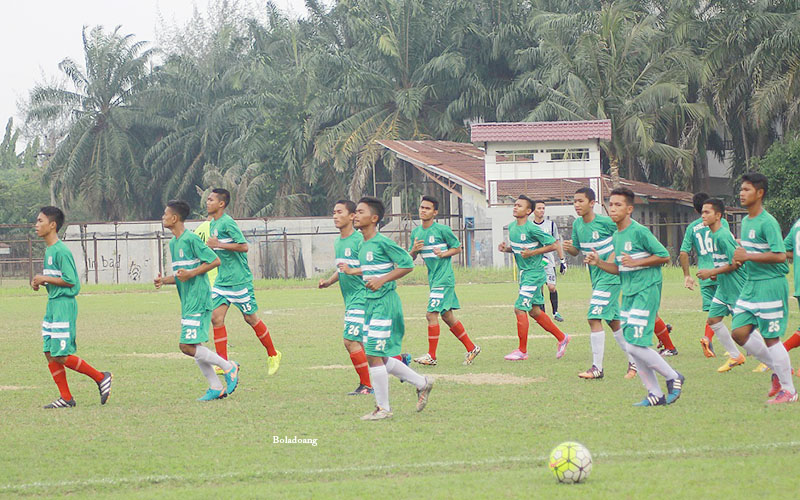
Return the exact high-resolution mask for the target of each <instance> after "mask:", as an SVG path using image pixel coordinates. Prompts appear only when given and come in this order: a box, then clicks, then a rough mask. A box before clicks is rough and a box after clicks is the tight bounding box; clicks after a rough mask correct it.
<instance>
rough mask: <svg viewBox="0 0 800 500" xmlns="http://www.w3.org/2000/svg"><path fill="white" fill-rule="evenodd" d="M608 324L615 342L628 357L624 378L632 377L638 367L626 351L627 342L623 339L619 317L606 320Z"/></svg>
mask: <svg viewBox="0 0 800 500" xmlns="http://www.w3.org/2000/svg"><path fill="white" fill-rule="evenodd" d="M608 326H609V327H611V332H612V334H613V335H614V340H615V341H616V342H617V345H618V346H619V348H620V349H622V352H624V353H625V356H627V358H628V371H626V372H625V378H626V379H632V378H634V377H635V376H636V373H637V372H638V368H637V367H636V361H635V360H634V359H633V356H631V353H629V352H628V342H627V341H626V340H625V334H624V332H623V330H622V321H620V320H619V319H614V320H611V321H608Z"/></svg>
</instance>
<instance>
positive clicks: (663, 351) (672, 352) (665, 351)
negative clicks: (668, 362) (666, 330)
mask: <svg viewBox="0 0 800 500" xmlns="http://www.w3.org/2000/svg"><path fill="white" fill-rule="evenodd" d="M659 354H660V355H661V357H662V358H668V357H670V356H677V355H678V350H677V349H661V351H659Z"/></svg>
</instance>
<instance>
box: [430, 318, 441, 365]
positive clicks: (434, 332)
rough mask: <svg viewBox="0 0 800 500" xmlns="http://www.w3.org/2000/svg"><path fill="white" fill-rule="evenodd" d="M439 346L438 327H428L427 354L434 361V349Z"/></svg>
mask: <svg viewBox="0 0 800 500" xmlns="http://www.w3.org/2000/svg"><path fill="white" fill-rule="evenodd" d="M438 346H439V325H438V324H437V325H435V326H431V325H428V354H430V355H431V357H432V358H433V359H436V348H437V347H438Z"/></svg>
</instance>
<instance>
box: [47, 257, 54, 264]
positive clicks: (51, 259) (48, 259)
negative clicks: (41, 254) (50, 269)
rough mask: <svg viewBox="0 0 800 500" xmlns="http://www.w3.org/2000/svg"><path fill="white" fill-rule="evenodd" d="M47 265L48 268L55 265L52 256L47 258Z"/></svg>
mask: <svg viewBox="0 0 800 500" xmlns="http://www.w3.org/2000/svg"><path fill="white" fill-rule="evenodd" d="M47 265H48V266H52V265H53V256H52V255H51V256H50V257H48V258H47Z"/></svg>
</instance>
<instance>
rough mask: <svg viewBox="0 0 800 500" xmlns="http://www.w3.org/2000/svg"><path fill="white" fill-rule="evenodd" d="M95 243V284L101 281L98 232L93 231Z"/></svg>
mask: <svg viewBox="0 0 800 500" xmlns="http://www.w3.org/2000/svg"><path fill="white" fill-rule="evenodd" d="M92 241H93V243H94V284H95V285H96V284H98V283H100V265H99V264H98V262H97V233H92Z"/></svg>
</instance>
